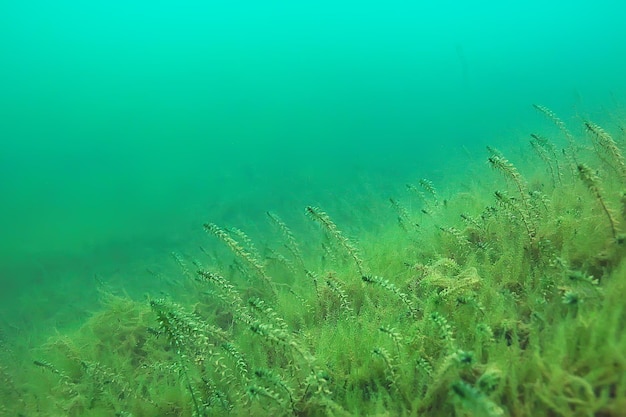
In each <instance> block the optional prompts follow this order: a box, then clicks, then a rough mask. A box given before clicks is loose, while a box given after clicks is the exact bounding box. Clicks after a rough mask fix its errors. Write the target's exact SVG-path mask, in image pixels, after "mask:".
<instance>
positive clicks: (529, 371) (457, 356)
mask: <svg viewBox="0 0 626 417" xmlns="http://www.w3.org/2000/svg"><path fill="white" fill-rule="evenodd" d="M535 107H536V108H537V109H538V110H539V111H540V112H541V113H543V114H544V115H546V116H547V117H548V119H549V120H551V121H552V122H553V123H555V124H556V125H557V126H558V128H559V130H560V132H561V134H562V135H563V137H562V138H556V139H557V141H558V140H560V141H562V142H564V143H565V145H566V147H567V148H566V149H564V151H563V152H557V151H555V150H556V149H558V148H557V146H556V145H553V144H552V142H550V141H549V140H548V139H545V138H544V137H543V136H540V135H535V134H534V135H533V136H532V137H533V141H531V144H532V146H533V147H534V148H535V151H537V150H539V151H538V152H537V155H535V158H536V159H535V160H533V161H532V164H533V165H534V166H536V167H537V168H535V169H532V170H529V172H527V173H524V170H522V169H519V168H518V167H516V166H515V165H514V163H513V162H511V161H510V160H509V159H507V158H506V157H505V156H504V155H503V154H502V153H501V152H499V151H495V150H492V151H491V154H490V155H488V157H487V160H488V162H489V163H490V165H491V166H492V167H493V168H494V169H495V170H496V171H497V173H492V174H489V173H488V171H486V172H485V174H484V175H485V176H488V175H491V177H489V178H490V181H489V182H488V184H487V183H485V184H482V185H481V184H480V183H476V184H473V185H472V187H471V188H469V189H468V190H466V191H463V192H457V193H456V194H455V193H450V194H449V195H446V193H445V192H439V191H437V190H436V189H435V185H434V184H433V183H432V182H431V181H429V180H425V179H423V180H420V181H419V186H420V187H421V188H422V189H423V190H424V191H425V192H422V191H421V190H420V189H419V188H418V187H417V186H414V185H409V186H407V188H408V192H407V194H406V195H400V196H393V197H392V198H391V199H390V201H391V206H390V207H389V210H388V213H389V221H388V226H387V227H385V228H383V229H382V231H380V232H377V233H376V234H375V236H373V235H371V234H368V233H367V231H363V232H362V233H361V234H360V239H354V238H353V237H348V235H349V234H348V233H346V230H347V229H344V226H345V225H342V224H341V223H340V222H337V223H336V222H335V220H333V217H332V215H331V214H329V213H327V212H325V211H323V210H322V209H320V208H318V207H313V206H309V207H306V209H305V213H306V215H307V216H308V217H309V219H310V220H309V221H310V223H316V225H317V226H319V227H308V228H307V229H303V228H298V229H296V228H293V229H292V228H291V227H290V225H288V224H287V223H285V222H284V221H283V220H282V219H281V218H280V217H279V216H278V215H277V214H274V213H268V217H269V221H270V223H271V224H272V225H273V226H274V229H275V230H276V234H275V236H272V237H271V238H268V239H267V241H268V242H273V243H272V244H269V245H268V246H267V247H266V248H261V249H260V250H259V249H257V247H256V246H255V245H254V244H253V243H252V240H251V239H250V238H249V237H248V236H247V235H246V234H245V233H244V232H243V231H241V230H239V229H226V228H223V227H221V226H218V225H215V224H213V223H207V224H206V225H205V226H204V227H205V229H206V230H207V231H208V232H209V234H211V235H213V237H214V239H213V240H215V242H212V243H215V246H218V245H220V244H221V245H225V246H226V247H227V248H229V249H230V251H231V253H230V254H229V255H228V256H223V257H222V256H220V255H213V256H209V257H208V259H207V257H205V258H203V259H200V260H197V259H195V258H192V257H189V256H185V255H181V254H175V255H174V257H173V258H174V261H175V263H176V264H177V265H178V266H180V274H179V275H180V279H181V280H184V281H185V283H184V287H185V288H187V295H186V296H185V297H182V298H181V299H180V300H178V302H177V301H176V300H174V299H172V298H173V297H172V296H168V295H163V294H159V297H158V298H150V299H149V300H148V301H147V302H146V301H135V300H132V299H129V298H127V297H116V296H111V295H109V296H107V297H106V299H105V303H104V309H103V310H102V311H100V312H98V313H96V314H94V315H93V316H92V317H91V318H90V319H89V320H88V321H87V322H86V323H85V324H84V325H83V326H82V327H81V328H80V329H79V330H77V331H75V332H71V333H67V334H58V335H55V336H53V337H51V338H50V340H49V341H48V342H47V343H46V344H44V345H43V346H40V347H39V348H37V349H35V350H33V351H31V352H29V353H28V355H24V354H21V355H18V354H17V353H15V352H13V353H11V346H10V344H8V343H3V342H2V339H0V343H2V344H0V348H1V351H2V352H3V354H2V355H0V358H2V363H1V366H0V382H1V383H0V414H2V415H28V416H37V415H40V416H50V415H65V416H83V415H89V416H98V415H102V416H112V415H117V416H135V417H137V416H157V415H158V416H216V415H224V416H240V415H241V416H249V415H275V416H292V415H293V416H327V415H329V416H354V415H363V416H365V415H372V416H388V415H394V416H442V415H457V416H537V415H546V416H592V415H593V416H603V417H608V416H622V415H624V411H623V410H626V331H625V328H624V327H625V326H626V303H624V301H623V294H624V293H625V292H626V263H625V262H624V255H625V254H626V249H625V247H624V246H625V243H624V238H623V234H622V230H621V229H620V224H621V223H622V222H623V221H624V220H626V219H624V216H625V214H624V213H626V208H625V207H626V203H625V201H626V198H624V197H623V188H624V186H625V185H626V184H624V180H623V176H622V175H620V174H621V173H622V172H623V158H622V150H621V149H620V148H619V146H620V145H619V143H618V141H615V140H613V139H612V137H611V136H610V135H609V133H607V131H605V130H604V129H603V128H601V127H600V126H598V125H596V124H591V123H590V122H583V123H581V125H582V126H581V127H582V128H585V129H586V130H587V136H589V135H590V136H591V139H592V141H593V147H588V146H584V143H585V140H588V139H585V138H584V135H582V137H581V138H580V139H577V138H576V137H575V135H574V134H573V133H571V131H570V130H569V129H568V128H567V127H566V126H565V123H564V122H562V121H561V119H559V118H558V117H557V116H556V115H555V114H554V113H553V112H551V111H550V110H549V109H547V108H546V107H544V106H535ZM581 130H582V129H581ZM609 139H610V140H609ZM572 161H575V162H576V165H575V166H576V167H577V169H578V175H564V173H563V172H561V170H560V167H567V166H571V165H572ZM485 170H486V169H485ZM354 215H355V216H358V213H354ZM303 230H307V232H306V234H305V232H303ZM297 232H300V233H297ZM209 239H211V238H209ZM220 241H221V243H220ZM204 252H206V253H207V254H213V253H218V252H211V251H207V250H204ZM0 336H1V335H0ZM16 357H17V358H18V359H15V358H16ZM26 358H28V359H26Z"/></svg>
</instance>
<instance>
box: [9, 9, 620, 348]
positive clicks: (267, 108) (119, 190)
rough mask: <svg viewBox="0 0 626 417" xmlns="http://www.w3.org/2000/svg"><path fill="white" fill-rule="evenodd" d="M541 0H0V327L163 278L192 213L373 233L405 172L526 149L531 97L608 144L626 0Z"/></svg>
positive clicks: (451, 188)
mask: <svg viewBox="0 0 626 417" xmlns="http://www.w3.org/2000/svg"><path fill="white" fill-rule="evenodd" d="M544 3H545V2H539V1H530V2H528V1H527V2H523V3H519V4H510V5H507V4H506V3H502V2H478V3H474V2H455V1H445V2H439V3H437V2H430V3H424V4H417V2H402V1H392V2H352V1H346V2H326V1H317V2H281V1H269V2H253V1H241V2H230V3H228V2H225V3H217V2H194V1H182V2H167V1H156V2H143V1H137V2H117V1H108V2H104V1H102V2H100V1H90V2H76V1H56V2H43V1H35V2H3V3H2V4H1V5H0V143H1V145H0V195H1V196H2V199H1V204H0V286H1V287H0V288H1V290H0V314H1V315H0V328H2V329H3V331H2V334H4V335H5V338H6V339H8V338H10V337H16V338H19V337H20V336H23V338H24V340H31V339H30V338H32V340H33V342H32V343H33V344H35V343H36V342H35V340H37V339H38V338H39V337H41V338H45V337H47V336H48V335H49V334H52V333H53V332H54V330H55V329H65V328H68V329H70V328H74V327H77V326H79V325H80V324H81V323H83V322H84V321H85V320H86V319H87V317H89V316H90V315H91V314H93V313H94V311H98V310H99V308H100V307H99V304H98V300H99V299H100V295H99V292H98V289H100V290H102V289H103V288H106V289H107V290H109V291H112V292H115V293H117V294H121V293H126V294H128V295H129V296H131V297H133V298H135V299H138V300H141V299H142V297H143V295H144V294H147V293H150V294H152V296H154V295H155V293H160V292H161V291H168V290H171V287H170V286H168V285H169V284H168V282H170V280H175V279H174V278H164V277H170V276H171V275H172V271H173V270H174V271H176V269H175V268H174V269H172V262H171V253H172V252H180V253H185V254H190V253H193V254H196V253H198V252H199V251H200V249H199V248H200V247H202V248H203V249H206V248H209V250H212V249H210V247H211V245H215V242H213V241H212V240H211V239H207V237H206V234H205V233H204V232H203V231H202V224H203V223H205V222H214V223H216V224H219V225H225V227H232V226H236V227H241V228H242V229H244V230H245V231H246V233H249V234H250V236H251V237H252V238H253V239H254V240H255V241H257V242H259V243H260V244H262V243H263V242H265V241H266V240H267V239H270V240H271V239H272V238H268V237H267V236H268V231H269V230H272V226H271V225H270V224H268V222H267V218H266V212H267V211H268V210H271V211H272V212H276V213H280V215H281V217H282V218H283V219H284V220H285V221H286V223H288V224H294V225H295V226H294V227H295V228H296V230H300V231H303V230H304V231H305V232H303V233H308V232H307V231H308V229H306V227H307V226H298V225H302V224H306V220H303V214H302V213H303V211H304V207H306V206H307V205H314V206H320V207H323V208H324V209H325V210H327V211H329V212H332V213H333V219H335V221H336V222H337V223H338V224H340V225H341V226H342V229H343V230H345V231H346V232H347V234H348V235H349V236H357V235H361V234H362V233H375V232H377V231H379V230H384V228H385V227H386V225H387V221H386V220H382V219H381V218H380V217H379V216H380V215H381V213H382V214H384V213H387V212H391V213H392V214H390V219H392V218H393V211H390V210H389V207H388V205H385V204H387V203H386V202H387V200H388V198H389V197H390V196H398V195H402V194H401V193H405V192H406V190H405V184H406V183H417V181H418V179H420V178H428V179H429V180H431V181H432V182H433V184H434V185H435V187H437V189H439V190H445V191H442V192H447V193H448V194H449V195H454V194H455V193H459V192H467V190H468V189H471V184H473V183H474V182H476V181H478V180H479V179H480V180H484V178H485V175H486V172H487V171H486V167H484V166H483V167H482V168H480V164H481V163H482V162H481V161H483V160H485V159H486V156H488V154H487V153H486V151H485V146H486V145H491V146H496V147H498V148H502V149H507V150H511V152H513V153H515V154H516V153H517V152H519V151H520V149H522V150H524V149H526V148H527V147H528V138H529V136H528V135H529V133H531V132H536V131H538V130H539V129H544V128H545V126H546V120H545V117H543V116H541V115H539V116H538V115H537V111H536V110H535V109H533V107H532V106H531V104H533V103H540V104H542V105H546V106H548V107H549V108H550V109H551V110H552V111H554V112H555V113H556V114H558V115H559V117H560V118H561V119H562V120H564V121H565V122H566V123H567V124H568V125H570V126H572V130H573V131H574V132H575V134H576V135H577V138H578V136H579V135H582V134H583V133H582V132H583V128H582V126H583V125H582V122H581V119H584V120H587V119H589V118H590V119H592V120H595V121H597V122H598V123H600V124H602V125H603V126H605V127H606V128H607V130H609V131H611V132H612V133H613V134H614V135H616V137H617V138H618V139H619V138H620V136H619V135H620V134H621V135H622V138H623V126H624V125H623V123H622V122H620V120H622V121H623V118H621V117H623V110H624V103H625V99H626V79H625V78H624V75H623V74H624V68H626V32H624V30H623V27H622V26H623V16H624V15H626V6H624V5H621V4H619V3H618V2H615V1H597V2H594V3H593V4H591V5H590V4H588V3H587V2H582V1H579V2H578V1H575V2H551V4H549V5H545V4H544ZM620 118H621V119H620ZM620 123H621V124H620ZM548 125H549V122H548ZM620 132H621V133H620ZM561 139H563V138H561ZM622 140H623V139H622ZM620 143H621V142H620ZM519 161H520V165H523V166H525V167H527V168H528V171H529V172H536V171H537V168H536V166H537V164H538V162H537V160H533V159H531V158H530V157H529V156H528V155H525V156H523V157H521V158H520V159H519ZM470 166H472V167H474V168H473V169H472V171H469V170H468V167H470ZM476 167H478V168H476ZM483 168H484V169H485V171H484V172H483V171H482V170H481V169H483ZM543 174H545V172H544V173H543ZM494 178H497V176H494ZM544 179H545V178H544ZM486 181H487V183H488V182H489V181H490V180H486ZM493 181H495V180H493ZM545 181H546V182H547V181H548V180H547V179H545ZM611 189H612V190H613V188H611ZM618 189H619V187H617V186H616V187H615V188H614V190H615V193H618V191H617V190H618ZM484 192H487V193H491V192H492V191H491V190H487V191H484ZM615 195H617V194H615ZM410 208H411V210H416V211H417V210H419V203H418V202H413V203H411V207H410ZM356 213H359V214H358V215H357V214H356ZM381 233H382V232H381ZM307 236H308V235H307ZM361 236H364V235H361ZM308 239H309V238H305V239H304V240H308ZM363 239H364V240H365V239H366V238H365V237H363ZM368 239H372V238H371V236H370V237H369V238H368ZM372 241H375V239H372ZM215 246H218V245H215ZM194 256H195V255H194ZM224 263H225V264H226V263H227V262H226V261H224ZM172 291H173V290H172ZM24 343H27V342H24ZM29 347H33V346H29Z"/></svg>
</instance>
